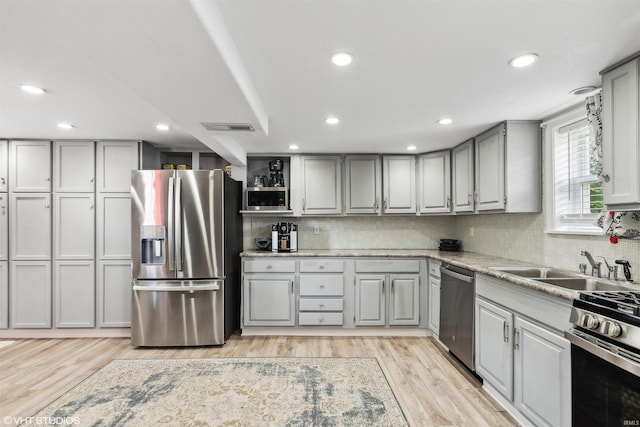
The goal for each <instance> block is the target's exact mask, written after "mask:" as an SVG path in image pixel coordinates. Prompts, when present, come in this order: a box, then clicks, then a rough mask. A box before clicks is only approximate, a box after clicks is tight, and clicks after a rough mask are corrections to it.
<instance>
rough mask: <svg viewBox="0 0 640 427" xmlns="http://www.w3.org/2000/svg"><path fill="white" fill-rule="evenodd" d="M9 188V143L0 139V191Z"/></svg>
mask: <svg viewBox="0 0 640 427" xmlns="http://www.w3.org/2000/svg"><path fill="white" fill-rule="evenodd" d="M8 190H9V143H8V142H7V141H0V193H2V192H6V191H8Z"/></svg>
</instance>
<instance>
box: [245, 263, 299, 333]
mask: <svg viewBox="0 0 640 427" xmlns="http://www.w3.org/2000/svg"><path fill="white" fill-rule="evenodd" d="M242 271H243V279H242V321H241V324H242V326H295V324H296V318H295V312H296V304H295V301H296V298H295V280H296V275H295V272H296V261H294V260H291V259H276V258H260V259H253V258H248V259H244V260H243V262H242Z"/></svg>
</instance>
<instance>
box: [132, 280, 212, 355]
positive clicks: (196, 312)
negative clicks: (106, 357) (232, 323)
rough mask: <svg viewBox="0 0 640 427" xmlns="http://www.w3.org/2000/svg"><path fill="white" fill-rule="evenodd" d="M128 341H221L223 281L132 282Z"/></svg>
mask: <svg viewBox="0 0 640 427" xmlns="http://www.w3.org/2000/svg"><path fill="white" fill-rule="evenodd" d="M132 298H133V301H132V305H131V311H132V313H131V344H132V345H134V346H152V347H154V346H200V345H218V344H224V282H223V281H221V280H203V281H168V282H158V281H151V282H147V281H134V285H133V295H132Z"/></svg>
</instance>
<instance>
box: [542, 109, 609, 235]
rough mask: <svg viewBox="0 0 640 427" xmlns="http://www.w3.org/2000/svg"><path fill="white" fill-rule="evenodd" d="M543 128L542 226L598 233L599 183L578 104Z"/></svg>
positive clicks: (556, 229) (568, 230)
mask: <svg viewBox="0 0 640 427" xmlns="http://www.w3.org/2000/svg"><path fill="white" fill-rule="evenodd" d="M543 127H545V144H546V145H547V147H546V155H547V161H546V162H545V163H546V174H545V177H546V181H547V182H546V186H545V188H546V193H547V197H546V211H547V215H546V229H547V231H548V232H560V233H580V234H602V230H601V229H600V228H599V227H598V226H596V225H595V224H594V221H595V219H596V217H597V215H598V214H599V213H600V212H601V211H602V208H603V200H602V185H601V183H600V181H599V180H598V177H597V175H596V170H595V166H594V163H593V161H592V158H591V143H592V137H591V131H590V126H589V124H588V122H587V119H586V111H585V109H584V107H583V106H582V105H581V106H580V107H578V108H576V109H574V110H572V111H571V112H569V113H566V114H564V115H562V116H559V117H557V118H554V119H552V120H550V121H548V122H545V123H544V124H543Z"/></svg>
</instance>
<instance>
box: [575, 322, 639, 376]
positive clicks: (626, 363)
mask: <svg viewBox="0 0 640 427" xmlns="http://www.w3.org/2000/svg"><path fill="white" fill-rule="evenodd" d="M564 337H565V338H566V339H568V340H569V342H571V344H573V345H575V346H577V347H580V348H582V349H583V350H585V351H587V352H589V353H591V354H593V355H594V356H596V357H599V358H600V359H603V360H606V361H607V362H609V363H611V364H612V365H615V366H617V367H619V368H621V369H624V370H625V371H627V372H629V373H631V374H633V375H635V376H637V377H640V365H639V364H638V363H635V362H632V361H631V360H629V359H627V358H625V357H623V356H620V355H619V354H616V353H614V352H611V351H608V350H605V349H604V348H602V347H600V346H598V345H596V344H594V343H592V342H591V341H589V340H588V339H585V338H583V337H582V336H580V335H577V334H576V333H574V332H573V331H572V330H568V331H564ZM593 339H594V340H595V339H596V338H593ZM610 347H611V348H614V349H616V351H617V349H618V347H616V346H615V345H611V344H610Z"/></svg>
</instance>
